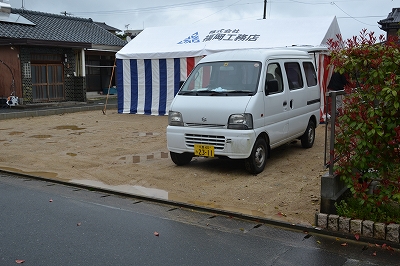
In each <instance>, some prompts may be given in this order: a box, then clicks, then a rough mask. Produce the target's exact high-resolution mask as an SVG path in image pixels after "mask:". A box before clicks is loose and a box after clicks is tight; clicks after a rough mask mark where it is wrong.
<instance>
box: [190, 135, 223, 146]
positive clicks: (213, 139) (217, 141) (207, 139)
mask: <svg viewBox="0 0 400 266" xmlns="http://www.w3.org/2000/svg"><path fill="white" fill-rule="evenodd" d="M185 143H186V146H187V147H191V148H193V147H194V144H207V145H212V146H214V150H223V149H224V147H225V137H224V136H214V135H197V134H185Z"/></svg>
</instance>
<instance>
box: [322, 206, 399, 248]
mask: <svg viewBox="0 0 400 266" xmlns="http://www.w3.org/2000/svg"><path fill="white" fill-rule="evenodd" d="M316 224H317V226H318V227H320V228H321V229H326V230H328V231H331V232H340V233H345V234H351V235H359V236H364V237H367V238H373V239H377V240H386V241H389V242H392V243H397V244H399V243H400V241H399V239H400V225H399V224H388V225H386V224H384V223H375V222H373V221H368V220H364V221H363V220H356V219H354V220H352V219H350V218H346V217H340V216H338V215H334V214H325V213H319V214H317V218H316Z"/></svg>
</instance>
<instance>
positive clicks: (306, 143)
mask: <svg viewBox="0 0 400 266" xmlns="http://www.w3.org/2000/svg"><path fill="white" fill-rule="evenodd" d="M314 140H315V123H314V122H313V121H311V120H310V121H308V126H307V129H306V131H305V132H304V134H303V136H301V146H303V148H306V149H308V148H311V147H312V146H313V145H314Z"/></svg>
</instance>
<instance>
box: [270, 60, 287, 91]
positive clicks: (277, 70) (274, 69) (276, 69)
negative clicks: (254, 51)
mask: <svg viewBox="0 0 400 266" xmlns="http://www.w3.org/2000/svg"><path fill="white" fill-rule="evenodd" d="M271 79H276V80H277V81H278V91H277V93H279V92H282V91H283V85H282V84H283V82H282V71H281V66H280V65H279V64H278V63H271V64H269V65H268V67H267V81H269V80H271Z"/></svg>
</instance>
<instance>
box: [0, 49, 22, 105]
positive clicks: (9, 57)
mask: <svg viewBox="0 0 400 266" xmlns="http://www.w3.org/2000/svg"><path fill="white" fill-rule="evenodd" d="M0 59H1V60H2V61H3V62H4V63H5V64H7V65H8V66H9V67H10V69H11V71H12V74H13V75H14V87H12V80H13V75H12V74H11V72H10V70H9V69H8V67H7V66H5V65H4V64H3V63H0V99H6V98H7V97H8V96H10V95H11V93H12V91H13V90H15V96H17V97H21V96H22V87H21V67H20V66H21V65H20V62H19V49H18V47H14V46H4V47H0Z"/></svg>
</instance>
